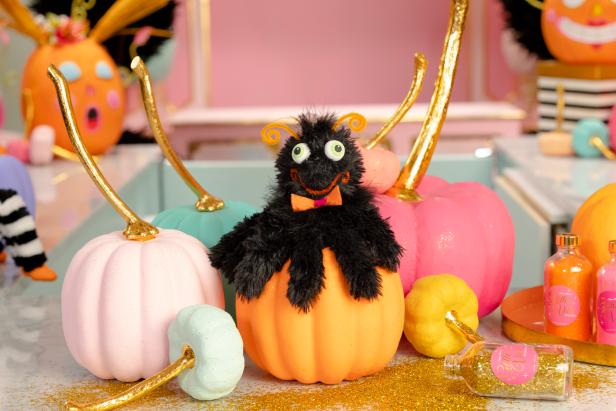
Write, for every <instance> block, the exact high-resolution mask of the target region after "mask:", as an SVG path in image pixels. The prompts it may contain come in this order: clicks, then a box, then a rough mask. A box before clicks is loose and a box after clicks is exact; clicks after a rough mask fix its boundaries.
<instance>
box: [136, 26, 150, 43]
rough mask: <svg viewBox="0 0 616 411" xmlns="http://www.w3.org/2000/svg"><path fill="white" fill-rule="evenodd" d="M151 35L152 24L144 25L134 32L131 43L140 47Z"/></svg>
mask: <svg viewBox="0 0 616 411" xmlns="http://www.w3.org/2000/svg"><path fill="white" fill-rule="evenodd" d="M151 35H152V26H144V27H142V28H140V29H139V30H137V32H136V33H135V37H134V38H133V44H135V45H136V46H137V47H141V46H143V45H144V44H145V43H147V42H148V40H149V39H150V36H151Z"/></svg>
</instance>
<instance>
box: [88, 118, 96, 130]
mask: <svg viewBox="0 0 616 411" xmlns="http://www.w3.org/2000/svg"><path fill="white" fill-rule="evenodd" d="M97 123H98V120H97V119H95V118H89V119H88V127H89V128H94V127H96V125H97Z"/></svg>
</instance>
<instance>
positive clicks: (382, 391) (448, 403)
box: [33, 358, 487, 411]
mask: <svg viewBox="0 0 616 411" xmlns="http://www.w3.org/2000/svg"><path fill="white" fill-rule="evenodd" d="M129 386H130V384H124V383H120V382H117V381H111V382H89V383H83V384H77V385H75V386H72V387H62V388H59V389H57V390H56V392H54V393H53V394H49V395H46V396H45V397H43V398H41V399H40V400H38V401H37V404H33V406H37V407H41V406H46V407H49V405H50V404H56V405H58V406H59V407H60V406H62V404H64V403H65V401H66V400H72V401H78V402H80V403H88V402H91V401H95V400H98V399H101V398H106V397H109V396H111V395H114V394H118V393H119V392H121V391H123V390H125V389H126V388H127V387H129ZM486 404H487V400H486V399H485V398H482V397H479V396H476V395H474V394H472V393H470V392H469V391H468V389H467V388H466V386H465V384H464V382H463V381H462V380H459V381H455V380H449V379H447V378H446V377H445V376H444V373H443V361H442V360H431V359H424V358H421V359H412V360H409V361H408V362H405V363H402V364H398V365H393V366H391V367H388V368H385V369H384V370H383V371H381V372H379V373H378V374H375V375H373V376H371V377H365V378H362V379H360V380H358V381H353V382H346V383H342V384H339V385H335V386H325V385H311V386H306V387H305V388H292V389H285V390H282V391H278V392H271V391H269V392H263V393H260V392H251V393H245V394H240V393H237V392H236V393H233V394H232V395H231V396H229V397H227V398H224V399H222V400H218V401H212V402H199V401H196V400H193V399H191V398H190V397H189V396H188V395H186V394H184V393H183V392H182V391H181V390H180V389H179V388H178V387H177V385H176V384H175V383H172V384H168V385H167V387H161V388H158V389H157V390H155V391H154V392H152V393H151V394H149V395H147V396H146V397H144V398H141V399H139V400H137V401H135V402H134V403H131V404H129V405H128V406H127V407H125V408H123V409H126V410H129V409H131V408H136V407H150V408H155V409H162V408H169V409H177V408H183V409H197V408H198V409H205V410H208V409H212V410H220V409H233V410H242V411H246V410H272V411H276V410H322V409H326V408H329V409H331V408H336V409H340V408H344V409H349V410H356V409H366V408H374V409H408V410H417V409H422V410H423V409H431V410H445V411H447V410H484V409H486Z"/></svg>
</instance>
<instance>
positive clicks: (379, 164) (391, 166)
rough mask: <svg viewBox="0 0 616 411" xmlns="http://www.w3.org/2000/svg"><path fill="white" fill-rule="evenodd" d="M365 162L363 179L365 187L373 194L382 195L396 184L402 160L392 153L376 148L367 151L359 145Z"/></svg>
mask: <svg viewBox="0 0 616 411" xmlns="http://www.w3.org/2000/svg"><path fill="white" fill-rule="evenodd" d="M357 146H358V148H359V152H360V153H361V155H362V157H363V160H364V168H365V169H366V171H365V172H364V175H363V177H362V179H361V182H362V184H363V185H364V187H366V188H368V190H370V191H371V192H373V193H376V194H381V193H384V192H385V191H387V190H389V188H390V187H391V186H393V185H394V183H395V182H396V178H398V173H399V172H400V159H399V158H398V156H397V155H396V154H394V153H392V152H391V151H389V150H387V149H384V148H383V147H380V146H376V147H373V148H371V149H366V148H364V147H362V146H361V145H360V144H357Z"/></svg>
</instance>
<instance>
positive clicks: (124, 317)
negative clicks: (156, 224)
mask: <svg viewBox="0 0 616 411" xmlns="http://www.w3.org/2000/svg"><path fill="white" fill-rule="evenodd" d="M195 304H210V305H215V306H217V307H220V308H224V294H223V290H222V282H221V279H220V276H219V274H218V272H217V271H216V270H215V269H214V268H212V266H211V265H210V261H209V258H208V256H207V250H206V249H205V247H204V246H203V244H201V242H200V241H198V240H196V239H195V238H193V237H191V236H189V235H187V234H184V233H182V232H180V231H177V230H161V231H160V234H159V235H158V236H157V237H156V238H155V239H153V240H150V241H145V242H139V241H128V240H125V239H124V236H123V235H122V233H121V232H119V231H116V232H113V233H110V234H105V235H102V236H99V237H96V238H94V239H93V240H91V241H89V242H88V243H87V244H86V245H85V246H84V247H82V248H81V249H80V250H79V252H78V253H77V254H76V255H75V257H74V258H73V260H72V261H71V264H70V266H69V268H68V270H67V272H66V277H65V279H64V285H63V288H62V326H63V329H64V337H65V339H66V343H67V345H68V348H69V350H70V352H71V354H72V355H73V357H74V358H75V360H76V361H77V362H78V363H79V364H80V365H82V366H83V367H84V368H86V369H87V370H89V371H90V372H91V373H92V374H94V375H96V376H97V377H99V378H104V379H111V378H115V379H118V380H120V381H136V380H138V379H141V378H147V377H149V376H151V375H153V374H154V373H156V372H158V371H160V370H161V369H163V368H164V367H165V366H167V365H168V364H169V348H168V339H167V328H168V327H169V324H170V323H171V321H172V320H173V319H175V316H176V314H177V313H178V312H179V311H180V310H181V309H182V308H184V307H187V306H190V305H195Z"/></svg>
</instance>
